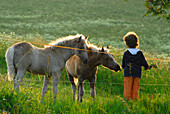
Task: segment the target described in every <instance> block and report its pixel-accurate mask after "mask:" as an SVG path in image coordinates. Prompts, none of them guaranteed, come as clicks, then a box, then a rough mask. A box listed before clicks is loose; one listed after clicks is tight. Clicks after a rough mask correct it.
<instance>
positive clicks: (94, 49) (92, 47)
mask: <svg viewBox="0 0 170 114" xmlns="http://www.w3.org/2000/svg"><path fill="white" fill-rule="evenodd" d="M87 50H90V51H92V52H97V53H98V52H99V50H100V49H99V48H98V47H97V46H96V45H94V44H88V45H87Z"/></svg>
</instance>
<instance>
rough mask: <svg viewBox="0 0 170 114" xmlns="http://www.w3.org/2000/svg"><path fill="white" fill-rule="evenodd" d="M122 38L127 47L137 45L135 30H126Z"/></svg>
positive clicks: (135, 46)
mask: <svg viewBox="0 0 170 114" xmlns="http://www.w3.org/2000/svg"><path fill="white" fill-rule="evenodd" d="M123 40H124V42H125V44H126V45H127V47H128V48H137V47H138V46H139V38H138V36H137V35H136V33H135V32H128V33H127V34H126V35H125V36H124V37H123Z"/></svg>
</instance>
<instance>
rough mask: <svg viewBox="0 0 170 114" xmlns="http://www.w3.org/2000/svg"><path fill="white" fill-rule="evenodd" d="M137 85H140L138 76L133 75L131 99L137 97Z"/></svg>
mask: <svg viewBox="0 0 170 114" xmlns="http://www.w3.org/2000/svg"><path fill="white" fill-rule="evenodd" d="M139 86H140V78H139V77H133V85H132V93H131V99H133V100H137V99H139Z"/></svg>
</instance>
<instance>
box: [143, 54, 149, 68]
mask: <svg viewBox="0 0 170 114" xmlns="http://www.w3.org/2000/svg"><path fill="white" fill-rule="evenodd" d="M141 56H142V64H141V65H142V66H144V67H145V70H147V69H150V66H149V65H148V63H147V61H146V59H145V57H144V55H143V53H142V52H141Z"/></svg>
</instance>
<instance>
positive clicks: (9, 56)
mask: <svg viewBox="0 0 170 114" xmlns="http://www.w3.org/2000/svg"><path fill="white" fill-rule="evenodd" d="M5 57H6V63H7V69H8V80H9V81H12V80H13V78H14V76H15V68H14V62H13V61H14V60H13V59H14V47H13V46H12V47H10V48H8V50H7V51H6V54H5Z"/></svg>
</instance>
